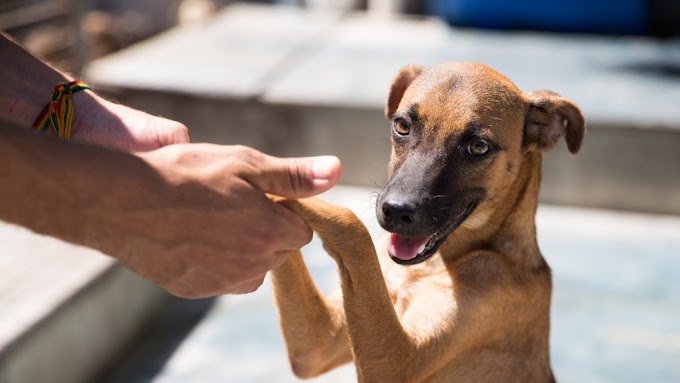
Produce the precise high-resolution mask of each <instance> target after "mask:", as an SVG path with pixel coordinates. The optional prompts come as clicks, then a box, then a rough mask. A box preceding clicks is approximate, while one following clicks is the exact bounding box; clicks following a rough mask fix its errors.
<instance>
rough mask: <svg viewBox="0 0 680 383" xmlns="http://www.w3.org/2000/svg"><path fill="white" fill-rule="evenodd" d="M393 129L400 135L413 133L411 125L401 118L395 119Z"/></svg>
mask: <svg viewBox="0 0 680 383" xmlns="http://www.w3.org/2000/svg"><path fill="white" fill-rule="evenodd" d="M392 130H394V132H395V133H397V134H398V135H400V136H408V135H409V133H411V127H410V126H409V125H408V124H407V123H406V121H404V120H402V119H401V118H399V119H396V120H394V122H393V123H392Z"/></svg>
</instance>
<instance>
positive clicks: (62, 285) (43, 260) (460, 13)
mask: <svg viewBox="0 0 680 383" xmlns="http://www.w3.org/2000/svg"><path fill="white" fill-rule="evenodd" d="M0 30H3V31H5V32H7V33H9V34H11V35H12V36H14V37H15V38H16V39H18V40H19V41H20V42H21V43H22V44H24V45H25V46H26V47H27V48H28V49H29V50H31V51H32V52H33V53H34V54H36V55H37V56H39V57H41V58H43V59H45V60H47V61H49V62H51V63H53V64H54V65H57V66H58V67H60V68H62V69H63V70H66V71H69V72H71V73H74V74H75V75H76V76H77V77H80V78H83V79H85V80H86V81H87V82H89V83H90V84H91V85H93V87H94V89H95V90H96V91H97V92H98V93H100V94H102V95H105V96H107V97H109V98H112V99H114V100H117V101H119V102H122V103H125V104H128V105H131V106H133V107H136V108H139V109H142V110H145V111H147V112H150V113H153V114H157V115H163V116H165V117H169V118H172V119H176V120H179V121H181V122H183V123H185V124H186V125H187V126H188V127H189V128H190V130H191V134H192V138H193V140H194V141H199V142H214V143H221V144H245V145H250V146H253V147H255V148H257V149H260V150H262V151H265V152H267V153H270V154H273V155H278V156H305V155H317V154H335V155H337V156H338V157H340V159H341V160H342V161H343V175H342V178H341V181H340V183H341V186H339V187H337V188H334V189H333V190H332V191H331V192H328V193H326V195H324V196H323V197H324V198H325V199H327V200H329V201H331V202H334V203H337V204H340V205H344V206H347V207H349V208H351V209H353V210H354V211H355V212H356V213H357V214H358V215H359V216H360V218H362V219H363V220H364V222H366V225H367V226H368V227H369V229H370V230H371V232H372V234H374V235H375V236H378V235H380V230H379V228H378V225H377V223H376V222H375V218H374V214H373V204H374V201H372V199H371V198H372V197H371V193H372V192H374V191H376V190H377V189H378V188H379V186H380V185H381V184H382V182H383V181H384V179H385V174H386V165H387V161H388V157H389V123H388V121H387V120H385V118H384V116H383V112H382V110H383V105H384V102H385V98H386V95H387V91H388V89H389V84H390V82H391V80H392V78H393V76H394V75H395V74H396V73H397V71H398V70H399V68H401V67H402V66H404V65H406V64H411V63H413V64H421V65H424V66H428V65H434V64H436V63H440V62H445V61H478V62H483V63H485V64H488V65H490V66H491V67H493V68H495V69H496V70H498V71H499V72H501V73H503V74H505V75H506V76H507V77H509V78H510V79H511V80H513V81H514V82H515V84H516V85H517V86H518V87H519V88H520V89H522V90H524V91H531V90H537V89H550V90H553V91H556V92H558V93H560V94H562V95H563V96H565V97H567V98H569V99H571V100H573V101H574V102H575V103H576V104H578V105H579V106H580V107H581V109H582V110H583V112H584V115H585V117H586V121H587V124H588V134H587V136H586V139H585V141H584V146H583V148H582V150H581V152H580V153H578V154H577V155H571V154H569V153H568V152H567V150H566V147H565V145H560V146H559V147H558V148H556V149H555V150H553V151H552V152H550V153H547V154H546V155H545V156H544V164H543V183H542V189H541V194H540V201H541V205H540V207H539V212H538V218H537V220H538V221H537V222H538V236H539V244H540V246H541V249H542V251H543V253H544V256H545V257H546V259H547V260H548V262H549V263H550V264H551V266H552V268H553V274H554V280H555V286H554V302H553V315H552V324H553V327H552V335H551V336H552V346H551V347H552V349H551V353H552V355H551V358H552V361H553V367H554V370H555V374H556V377H557V379H558V381H560V382H639V381H646V382H678V381H680V364H678V361H680V321H678V318H679V317H680V284H678V281H679V280H680V149H679V148H680V39H679V36H680V1H678V0H598V1H586V0H571V1H569V0H551V1H531V0H506V1H501V0H449V1H446V0H337V1H332V0H306V1H305V0H278V1H251V2H243V1H238V2H237V1H229V0H3V1H2V2H0ZM0 59H2V58H0ZM121 240H124V239H121ZM322 253H323V250H322V249H321V245H320V243H319V242H318V240H316V239H315V240H314V241H313V242H312V244H310V245H309V247H308V248H307V249H305V257H306V259H307V262H308V264H309V266H310V269H311V271H312V274H313V276H314V278H315V280H316V281H317V283H318V284H319V286H320V287H321V289H322V290H324V291H329V290H330V289H332V288H333V286H334V285H335V284H336V283H337V277H336V275H335V269H334V265H333V264H332V262H331V261H330V260H329V259H328V257H326V256H325V255H323V254H322ZM0 269H2V270H3V271H2V274H3V278H0V307H1V308H2V309H0V310H2V315H0V382H217V381H220V382H297V381H298V380H297V379H296V378H295V377H294V376H293V375H292V374H291V373H290V369H289V367H288V362H287V356H286V353H285V349H284V346H283V343H282V340H281V337H280V334H279V329H278V323H277V317H276V311H275V309H274V307H273V303H272V297H271V288H270V287H269V284H268V283H267V282H266V283H265V285H264V286H263V287H262V288H261V289H260V290H258V292H256V293H254V294H250V295H246V296H228V297H219V298H214V299H205V300H195V301H187V300H181V299H177V298H174V297H171V296H169V295H167V294H165V293H164V292H162V291H160V290H159V289H157V288H156V287H154V286H152V285H150V284H149V283H147V282H145V281H144V280H141V279H139V278H138V277H136V276H135V275H133V274H131V273H130V272H128V271H127V270H125V269H124V268H122V267H120V266H119V265H117V264H115V263H114V262H113V261H112V260H111V259H109V258H107V257H105V256H103V255H101V254H99V253H96V252H93V251H92V250H89V249H84V248H80V247H76V246H73V245H69V244H65V243H62V242H60V241H57V240H54V239H51V238H45V237H41V236H37V235H35V234H33V233H30V232H28V231H26V230H24V229H22V228H18V227H15V226H12V225H8V224H4V223H2V222H0ZM313 381H315V382H352V381H355V377H354V370H353V367H352V366H346V367H343V368H341V369H339V370H336V371H334V372H332V373H330V374H327V375H325V376H323V377H321V378H318V379H315V380H313Z"/></svg>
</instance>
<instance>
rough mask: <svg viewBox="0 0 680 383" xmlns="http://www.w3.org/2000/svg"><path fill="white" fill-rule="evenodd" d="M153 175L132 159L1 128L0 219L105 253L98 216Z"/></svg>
mask: <svg viewBox="0 0 680 383" xmlns="http://www.w3.org/2000/svg"><path fill="white" fill-rule="evenodd" d="M155 177H156V178H158V176H155ZM153 179H154V173H153V172H152V171H151V169H150V168H149V166H148V165H146V163H144V162H143V161H142V160H140V159H139V158H137V157H134V156H131V155H127V154H124V153H119V152H115V151H110V150H102V149H99V148H96V147H90V146H86V145H79V144H75V143H64V142H59V141H57V140H56V139H54V138H51V137H44V136H41V135H39V134H36V133H33V132H27V131H23V130H21V129H16V128H12V127H8V126H6V125H3V126H0V219H2V220H6V221H9V222H13V223H16V224H19V225H22V226H25V227H28V228H30V229H32V230H34V231H36V232H39V233H42V234H47V235H51V236H55V237H58V238H61V239H64V240H67V241H70V242H74V243H78V244H82V245H86V246H91V247H95V248H97V249H99V250H103V251H108V250H109V247H110V245H109V243H108V241H109V239H108V238H107V235H106V233H107V232H110V230H111V229H110V228H109V227H108V226H107V225H109V224H110V222H107V220H106V219H103V216H106V215H107V214H108V212H113V211H120V210H121V207H122V206H124V202H125V200H126V199H132V198H133V196H132V195H131V194H132V190H134V191H135V192H137V193H144V189H145V188H146V189H149V188H150V185H152V180H153ZM126 194H127V195H126Z"/></svg>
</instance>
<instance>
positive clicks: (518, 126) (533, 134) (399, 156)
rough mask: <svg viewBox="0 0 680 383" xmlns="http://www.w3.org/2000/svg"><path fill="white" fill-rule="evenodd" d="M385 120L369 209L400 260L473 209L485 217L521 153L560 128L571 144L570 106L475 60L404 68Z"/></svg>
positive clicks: (578, 131)
mask: <svg viewBox="0 0 680 383" xmlns="http://www.w3.org/2000/svg"><path fill="white" fill-rule="evenodd" d="M385 115H386V116H387V118H388V119H389V120H390V121H392V133H391V134H392V155H391V159H390V165H389V171H388V180H387V183H386V185H385V186H384V187H383V189H382V190H381V191H380V194H379V196H378V200H377V206H376V212H377V216H378V221H379V223H380V225H381V226H382V227H383V228H384V229H386V230H387V231H389V232H391V233H392V234H391V236H390V240H389V244H388V251H389V253H390V256H391V257H392V259H393V260H394V261H395V262H397V263H401V264H415V263H419V262H422V261H424V260H426V259H428V258H429V257H430V256H432V255H433V254H434V253H435V252H436V251H437V250H438V249H439V247H440V246H441V244H442V243H444V241H445V240H446V238H447V237H448V236H449V235H450V234H451V233H452V232H453V231H454V230H456V228H458V227H459V226H460V225H461V224H462V223H464V222H465V221H466V220H467V219H468V218H469V217H470V216H471V214H473V212H475V214H474V215H475V216H478V217H479V216H481V215H487V216H488V215H489V214H490V213H489V212H490V211H492V210H493V209H494V206H495V203H494V201H497V200H498V199H500V197H501V196H502V195H503V194H504V191H507V190H508V189H509V188H510V187H511V186H512V185H513V183H515V182H516V181H517V179H518V175H519V173H520V168H521V167H522V165H523V161H524V158H525V156H526V154H527V153H529V152H533V151H539V150H549V149H551V148H552V147H553V146H554V145H555V143H556V142H557V141H558V139H559V138H560V137H562V136H564V137H565V138H566V141H567V145H568V147H569V150H570V151H571V152H572V153H575V152H577V151H578V150H579V147H580V145H581V141H582V139H583V135H584V133H585V123H584V119H583V116H582V115H581V112H580V111H579V109H578V107H576V105H574V104H573V103H572V102H570V101H569V100H567V99H565V98H562V97H560V96H559V95H557V94H556V93H553V92H549V91H539V92H533V93H528V94H524V93H522V92H521V91H520V90H519V89H517V87H515V85H514V84H513V83H512V82H510V80H508V79H507V78H505V77H503V76H502V75H500V74H499V73H497V72H495V71H494V70H492V69H491V68H489V67H487V66H485V65H482V64H473V63H448V64H441V65H438V66H435V67H432V68H429V69H423V68H421V67H417V66H413V65H410V66H406V67H404V68H402V69H401V71H400V72H399V74H398V75H397V76H396V78H395V79H394V81H393V83H392V87H391V90H390V95H389V98H388V100H387V105H386V108H385Z"/></svg>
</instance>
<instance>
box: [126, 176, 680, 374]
mask: <svg viewBox="0 0 680 383" xmlns="http://www.w3.org/2000/svg"><path fill="white" fill-rule="evenodd" d="M370 192H371V190H368V189H360V188H357V189H355V188H336V189H334V190H333V191H332V192H329V193H327V194H326V195H325V196H324V198H325V199H327V200H329V201H332V202H335V203H338V204H340V205H344V206H347V207H350V208H351V209H353V210H354V211H355V212H356V213H357V214H358V215H359V216H360V217H361V218H362V219H363V220H364V221H365V222H367V223H368V225H369V227H370V228H371V229H372V232H373V233H377V232H378V230H377V224H376V223H375V219H374V218H373V211H372V210H373V204H372V200H371V197H370ZM538 232H539V242H540V245H541V248H542V251H543V253H544V255H545V257H546V258H547V259H548V261H549V263H550V264H551V266H552V268H553V272H554V282H555V289H554V304H553V317H552V361H553V368H554V370H555V373H556V375H557V378H558V381H560V382H578V383H580V382H595V383H597V382H677V381H680V365H678V363H677V362H678V361H679V360H680V321H678V318H680V284H678V283H677V281H678V280H680V218H674V217H663V216H645V215H638V214H624V213H617V212H610V211H597V210H582V209H573V208H561V207H553V206H541V207H540V209H539V213H538ZM306 260H307V262H308V265H309V266H310V269H311V271H312V274H313V276H314V277H315V279H316V281H317V282H318V284H319V286H320V288H321V289H322V290H325V291H328V290H330V289H331V288H332V287H333V286H334V285H335V283H336V281H337V277H336V275H335V270H334V265H333V263H332V262H331V261H330V259H329V258H328V257H327V256H325V255H323V253H322V250H321V247H320V244H319V242H318V241H316V240H315V241H314V242H313V243H312V244H311V245H310V246H309V247H308V248H307V249H306ZM137 368H139V366H138V367H137ZM142 369H143V363H142ZM148 380H151V381H153V382H155V383H180V382H181V383H184V382H237V383H245V382H253V383H255V382H297V381H298V379H296V378H295V377H294V376H293V375H292V374H291V373H290V369H289V367H288V363H287V357H286V353H285V349H284V346H283V343H282V341H281V336H280V333H279V329H278V322H277V317H276V312H275V310H274V307H273V304H272V296H271V288H270V286H269V284H265V285H264V286H263V287H262V288H261V289H260V290H259V291H257V292H256V293H254V294H250V295H245V296H229V297H222V298H219V299H217V300H216V301H215V302H214V304H213V305H212V307H211V308H210V311H209V312H208V314H207V316H206V317H205V318H204V319H203V320H202V321H200V322H199V324H198V326H196V327H195V328H194V329H193V331H192V332H191V333H190V334H189V335H188V336H187V337H186V338H185V339H184V340H183V342H182V343H181V344H179V347H178V348H177V349H176V350H175V351H174V353H173V354H172V355H171V356H170V358H169V359H168V360H167V363H166V364H165V365H164V366H162V367H161V368H160V370H159V371H157V372H155V373H154V376H153V377H149V376H147V377H146V378H145V380H137V381H148ZM127 381H134V373H131V375H129V376H128V377H127ZM312 381H313V382H352V381H355V378H354V370H353V367H352V366H345V367H342V368H340V369H338V370H335V371H333V372H331V373H329V374H327V375H324V376H322V377H320V378H318V379H315V380H312Z"/></svg>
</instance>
